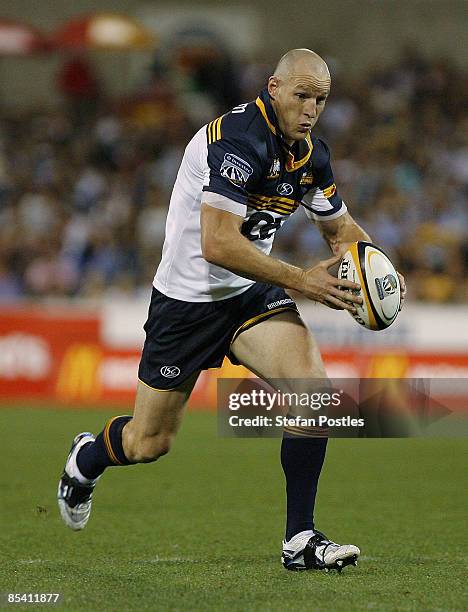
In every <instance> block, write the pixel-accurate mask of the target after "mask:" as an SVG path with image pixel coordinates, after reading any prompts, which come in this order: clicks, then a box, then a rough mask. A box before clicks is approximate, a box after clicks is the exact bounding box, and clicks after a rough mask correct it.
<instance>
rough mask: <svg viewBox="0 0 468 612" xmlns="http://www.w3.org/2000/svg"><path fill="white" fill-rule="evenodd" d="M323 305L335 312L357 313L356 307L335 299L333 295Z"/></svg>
mask: <svg viewBox="0 0 468 612" xmlns="http://www.w3.org/2000/svg"><path fill="white" fill-rule="evenodd" d="M323 304H325V306H329V307H330V308H333V309H334V310H349V312H352V313H353V314H355V313H356V308H355V306H353V305H352V304H350V303H349V302H343V301H342V300H340V299H339V298H337V297H334V296H333V295H329V296H327V298H326V299H325V300H324V301H323Z"/></svg>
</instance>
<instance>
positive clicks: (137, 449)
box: [125, 434, 172, 463]
mask: <svg viewBox="0 0 468 612" xmlns="http://www.w3.org/2000/svg"><path fill="white" fill-rule="evenodd" d="M171 444H172V439H171V436H168V435H167V434H157V435H155V436H147V437H145V438H140V439H133V440H132V441H131V443H130V444H129V445H128V448H126V449H125V455H126V456H127V459H128V460H129V461H131V462H132V463H151V462H152V461H156V460H157V459H159V457H162V456H163V455H167V453H168V452H169V450H170V448H171Z"/></svg>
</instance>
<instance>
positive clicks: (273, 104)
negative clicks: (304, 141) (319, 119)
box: [270, 99, 295, 147]
mask: <svg viewBox="0 0 468 612" xmlns="http://www.w3.org/2000/svg"><path fill="white" fill-rule="evenodd" d="M270 103H271V106H272V108H273V110H274V111H275V115H276V120H277V121H278V127H279V129H280V132H281V136H282V138H283V141H284V142H285V143H286V144H287V145H288V146H289V147H292V145H293V144H294V143H295V140H290V139H288V138H286V136H285V135H284V129H283V126H282V125H281V123H282V122H281V116H280V115H279V114H278V111H277V109H276V101H275V100H271V99H270Z"/></svg>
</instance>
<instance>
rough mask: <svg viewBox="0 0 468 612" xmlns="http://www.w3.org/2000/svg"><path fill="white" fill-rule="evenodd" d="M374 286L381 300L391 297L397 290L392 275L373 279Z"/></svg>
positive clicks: (395, 281)
mask: <svg viewBox="0 0 468 612" xmlns="http://www.w3.org/2000/svg"><path fill="white" fill-rule="evenodd" d="M375 286H376V287H377V293H378V294H379V298H380V299H381V300H383V299H384V297H386V296H387V295H393V294H394V293H395V291H396V289H397V280H396V278H395V277H394V276H393V274H387V275H386V276H383V277H382V278H376V279H375Z"/></svg>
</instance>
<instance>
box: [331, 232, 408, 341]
mask: <svg viewBox="0 0 468 612" xmlns="http://www.w3.org/2000/svg"><path fill="white" fill-rule="evenodd" d="M338 278H339V279H347V280H350V281H353V282H354V283H359V284H360V285H361V289H360V290H359V291H356V290H355V291H353V293H354V294H355V295H358V296H360V297H361V298H362V304H353V305H354V306H355V307H356V311H357V312H356V313H352V312H350V313H349V314H350V315H351V316H352V317H354V318H355V319H356V321H357V322H358V323H359V324H360V325H363V326H364V327H367V329H372V330H374V331H377V330H381V329H385V328H386V327H389V325H391V324H392V323H393V321H394V320H395V319H396V318H397V315H398V311H399V309H400V299H401V297H400V280H399V278H398V274H397V272H396V270H395V268H394V266H393V264H392V262H391V261H390V259H389V258H388V257H387V256H386V255H385V253H384V252H383V251H382V249H379V247H376V246H375V245H374V244H371V243H370V242H361V241H360V242H355V243H354V244H353V245H351V247H350V248H349V249H348V250H347V251H346V253H345V254H344V256H343V259H342V260H341V263H340V267H339V269H338ZM347 291H352V290H351V289H347Z"/></svg>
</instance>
